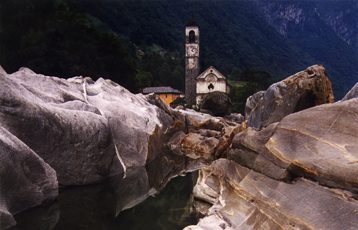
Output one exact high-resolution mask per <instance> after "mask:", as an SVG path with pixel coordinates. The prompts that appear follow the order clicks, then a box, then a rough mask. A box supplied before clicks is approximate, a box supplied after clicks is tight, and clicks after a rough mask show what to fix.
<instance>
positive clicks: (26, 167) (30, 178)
mask: <svg viewBox="0 0 358 230" xmlns="http://www.w3.org/2000/svg"><path fill="white" fill-rule="evenodd" d="M57 195H58V182H57V177H56V172H55V170H53V169H52V168H51V167H50V166H49V165H48V164H47V163H45V162H44V161H43V160H42V159H41V158H40V157H39V156H38V155H37V154H36V153H35V152H34V151H32V150H31V149H30V148H29V147H28V146H26V145H25V144H24V143H23V142H22V141H21V140H19V139H18V138H17V137H15V136H14V135H12V134H11V133H10V132H9V131H8V130H6V129H5V128H3V127H1V126H0V229H4V228H7V227H9V226H12V225H14V224H15V223H16V222H15V220H14V218H13V217H12V215H14V214H16V213H19V212H21V211H23V210H25V209H28V208H30V207H33V206H36V205H39V204H41V203H43V202H46V201H50V200H53V199H55V198H56V196H57Z"/></svg>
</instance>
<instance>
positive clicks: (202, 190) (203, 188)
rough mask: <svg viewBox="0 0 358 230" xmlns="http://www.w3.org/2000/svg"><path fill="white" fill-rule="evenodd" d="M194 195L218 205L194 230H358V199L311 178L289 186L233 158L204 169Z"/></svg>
mask: <svg viewBox="0 0 358 230" xmlns="http://www.w3.org/2000/svg"><path fill="white" fill-rule="evenodd" d="M194 196H195V197H196V198H197V199H201V200H204V201H206V202H209V203H211V204H213V206H212V207H211V208H210V209H209V210H208V214H207V216H206V217H204V218H203V219H201V220H200V221H199V223H198V224H197V225H196V226H188V227H187V228H185V229H187V230H189V229H355V228H356V226H358V201H357V200H355V199H354V198H353V197H352V194H350V193H349V192H345V191H342V190H337V189H335V190H333V189H328V188H326V187H322V186H320V185H318V184H317V183H314V182H312V181H309V180H307V179H298V180H296V181H293V182H292V183H285V182H281V181H277V180H273V179H270V178H268V177H266V176H264V175H262V174H260V173H257V172H254V171H252V170H249V169H248V168H246V167H243V166H240V165H239V164H237V163H235V162H233V161H230V160H227V159H219V160H216V161H215V162H213V163H212V164H211V166H209V167H207V168H205V169H203V170H201V171H200V176H199V178H198V182H197V184H196V186H195V188H194Z"/></svg>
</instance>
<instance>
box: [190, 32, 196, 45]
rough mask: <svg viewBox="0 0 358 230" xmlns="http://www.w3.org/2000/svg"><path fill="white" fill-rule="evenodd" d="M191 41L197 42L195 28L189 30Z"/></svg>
mask: <svg viewBox="0 0 358 230" xmlns="http://www.w3.org/2000/svg"><path fill="white" fill-rule="evenodd" d="M189 43H195V32H194V30H190V32H189Z"/></svg>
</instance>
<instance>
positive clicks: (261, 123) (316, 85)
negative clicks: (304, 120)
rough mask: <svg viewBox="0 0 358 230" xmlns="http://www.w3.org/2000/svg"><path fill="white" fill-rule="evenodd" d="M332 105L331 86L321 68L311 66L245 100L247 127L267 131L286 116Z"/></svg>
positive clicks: (320, 66)
mask: <svg viewBox="0 0 358 230" xmlns="http://www.w3.org/2000/svg"><path fill="white" fill-rule="evenodd" d="M333 101H334V96H333V91H332V85H331V82H330V80H329V79H328V75H327V73H326V71H325V69H324V67H323V66H322V65H313V66H311V67H308V68H307V69H306V70H304V71H301V72H298V73H296V74H294V75H292V76H290V77H288V78H286V79H284V80H282V81H280V82H277V83H275V84H273V85H271V86H270V87H269V88H268V89H267V90H266V91H260V92H258V93H256V94H254V95H252V96H250V97H249V98H248V99H247V102H246V108H245V114H246V119H247V120H248V126H249V127H254V128H262V127H266V126H268V125H269V124H272V123H275V122H278V121H280V120H281V119H282V118H284V117H285V116H287V115H288V114H291V113H294V112H298V111H301V110H303V109H307V108H310V107H313V106H316V105H320V104H324V103H332V102H333Z"/></svg>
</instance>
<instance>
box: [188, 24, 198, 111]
mask: <svg viewBox="0 0 358 230" xmlns="http://www.w3.org/2000/svg"><path fill="white" fill-rule="evenodd" d="M199 71H200V66H199V27H198V26H197V25H196V24H195V23H194V22H189V23H188V24H187V25H186V27H185V99H186V102H187V104H188V106H189V107H191V106H193V105H195V104H196V77H197V76H198V75H199Z"/></svg>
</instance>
